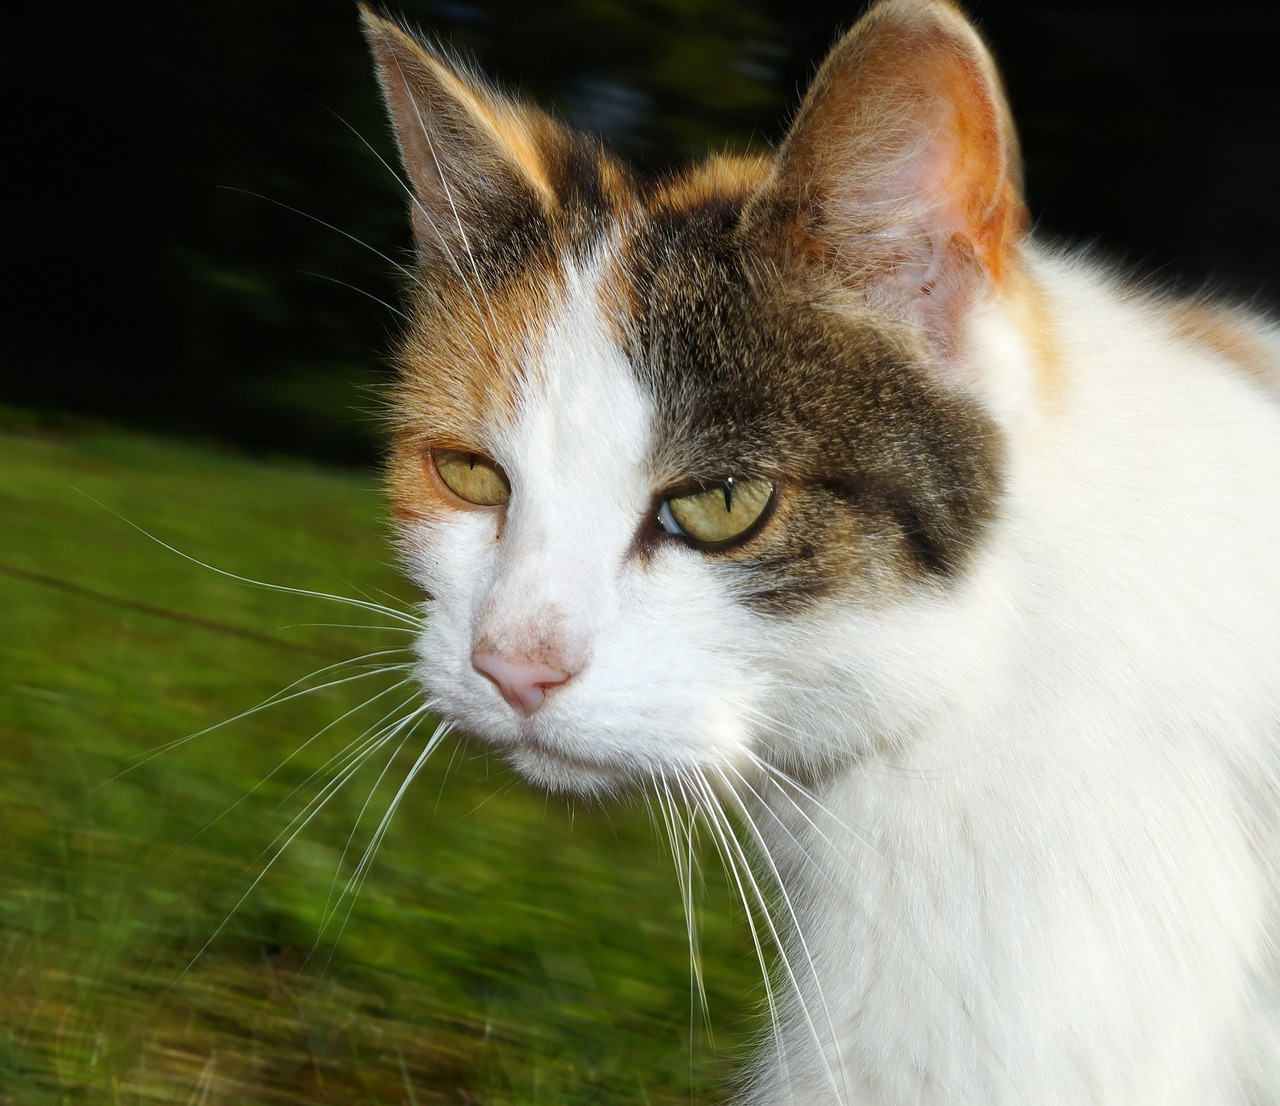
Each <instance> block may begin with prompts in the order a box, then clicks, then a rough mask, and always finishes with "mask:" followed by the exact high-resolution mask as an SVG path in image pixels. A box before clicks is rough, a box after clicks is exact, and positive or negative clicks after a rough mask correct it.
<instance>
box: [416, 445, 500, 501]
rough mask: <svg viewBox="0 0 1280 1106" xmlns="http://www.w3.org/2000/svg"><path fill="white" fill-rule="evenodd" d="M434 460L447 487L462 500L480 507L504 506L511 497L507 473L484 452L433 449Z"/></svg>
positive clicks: (432, 456) (432, 457)
mask: <svg viewBox="0 0 1280 1106" xmlns="http://www.w3.org/2000/svg"><path fill="white" fill-rule="evenodd" d="M431 459H432V461H433V462H434V463H435V466H436V472H438V473H439V474H440V479H441V480H443V481H444V484H445V487H447V488H448V489H449V490H450V491H451V492H453V494H454V495H456V496H457V497H458V498H459V499H464V500H466V501H467V502H468V503H474V504H476V505H477V506H478V507H501V506H502V505H503V504H504V503H506V502H507V500H509V499H510V498H511V483H510V481H508V480H507V474H506V473H505V472H503V471H502V469H500V468H499V467H498V466H497V465H496V464H495V463H494V462H493V461H490V460H489V458H488V457H486V456H484V454H482V453H467V452H465V451H464V450H461V449H433V450H432V451H431Z"/></svg>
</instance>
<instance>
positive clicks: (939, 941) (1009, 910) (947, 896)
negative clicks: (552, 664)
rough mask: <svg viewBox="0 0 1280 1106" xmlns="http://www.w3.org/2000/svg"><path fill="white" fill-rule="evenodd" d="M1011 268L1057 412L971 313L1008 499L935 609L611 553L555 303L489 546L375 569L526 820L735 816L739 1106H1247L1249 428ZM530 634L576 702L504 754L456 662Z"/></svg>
mask: <svg viewBox="0 0 1280 1106" xmlns="http://www.w3.org/2000/svg"><path fill="white" fill-rule="evenodd" d="M1026 264H1027V265H1028V266H1029V267H1030V271H1031V272H1032V274H1033V277H1034V279H1035V280H1037V281H1038V282H1039V283H1040V285H1041V286H1042V287H1043V288H1044V289H1045V291H1046V293H1047V297H1048V301H1049V303H1050V305H1051V312H1052V315H1053V328H1054V330H1055V332H1056V336H1057V342H1058V353H1059V357H1060V368H1061V377H1060V379H1057V380H1056V383H1054V385H1053V386H1052V387H1049V386H1048V385H1046V383H1045V381H1044V380H1043V379H1042V378H1041V377H1040V376H1038V375H1037V373H1036V370H1035V369H1034V368H1033V361H1034V358H1033V356H1032V353H1031V349H1030V346H1029V339H1028V336H1026V335H1025V334H1023V333H1021V332H1020V331H1019V329H1018V328H1017V326H1016V325H1015V324H1014V322H1013V321H1012V319H1011V318H1010V317H1009V316H1007V315H1006V313H1005V312H1004V310H1003V309H1002V308H1001V306H1000V305H999V304H998V303H995V304H992V305H988V306H986V307H984V308H982V309H980V310H979V311H977V312H975V313H974V315H973V318H972V319H971V322H970V326H969V333H968V335H967V345H966V346H965V348H964V354H965V355H966V356H967V358H968V361H969V363H970V364H971V365H974V366H980V367H981V369H982V371H981V375H982V377H983V378H984V379H985V380H986V381H987V383H986V385H985V392H984V396H983V399H984V402H985V403H986V405H987V406H988V408H989V409H990V410H991V411H992V412H993V414H994V416H995V418H996V419H997V421H998V422H999V423H1000V425H1001V429H1002V432H1003V434H1004V436H1005V438H1006V451H1007V488H1006V491H1005V494H1004V497H1003V500H1002V503H1001V506H1000V512H999V520H998V522H997V523H996V525H995V527H994V532H993V533H992V534H991V535H990V536H989V537H988V539H987V541H986V545H985V547H984V550H983V552H982V554H981V556H980V557H979V559H978V561H977V563H976V564H975V565H974V566H973V567H972V568H971V569H970V570H968V571H967V572H966V574H965V575H964V576H963V578H962V579H961V580H960V581H959V582H958V583H957V584H955V585H954V586H949V587H938V588H927V589H926V588H921V589H920V590H919V591H918V592H915V593H913V594H911V595H910V596H909V597H907V598H903V597H902V596H900V595H899V596H897V597H895V598H893V599H886V600H884V601H883V602H881V603H879V604H874V605H873V604H866V605H857V606H854V605H849V604H846V605H843V606H839V607H834V608H832V607H831V606H828V607H826V608H824V609H822V610H821V611H819V612H817V613H813V612H810V613H806V614H804V615H802V616H797V617H794V618H790V619H786V620H782V619H780V618H778V617H776V616H775V617H767V616H764V615H761V614H758V613H754V612H752V611H751V610H749V609H748V608H745V607H743V606H742V605H741V604H739V603H737V602H735V601H734V599H733V598H732V591H731V589H730V588H728V587H727V586H726V580H725V578H724V576H723V573H724V571H725V570H724V569H723V568H721V567H720V566H718V565H717V564H716V562H715V560H714V558H706V557H704V556H703V555H701V554H699V553H697V552H694V551H692V550H689V549H686V548H683V547H681V546H679V545H678V544H675V543H666V544H663V545H661V546H660V547H659V548H657V550H656V551H655V553H654V555H653V556H652V558H651V559H649V560H648V561H645V560H644V559H642V558H637V557H636V556H634V554H633V542H634V539H635V537H636V534H637V531H638V530H639V528H640V527H641V525H642V524H643V523H644V521H645V518H646V516H647V512H648V511H649V510H650V509H651V505H652V502H653V497H654V495H655V493H656V492H657V491H659V490H660V489H658V488H655V487H654V486H653V485H652V482H651V480H650V478H649V476H648V473H647V471H646V467H645V457H646V453H647V449H648V446H649V444H650V443H649V435H650V434H651V420H650V414H649V411H648V409H647V404H646V400H645V397H644V394H643V392H642V391H641V389H640V388H639V387H638V385H637V383H636V382H635V381H634V379H633V378H632V376H631V372H630V370H629V368H628V367H627V365H626V363H625V361H624V359H623V357H622V355H621V353H620V352H619V350H617V349H616V348H615V346H614V343H613V341H612V339H611V337H610V331H609V329H608V327H607V326H606V324H605V321H604V319H603V318H602V317H601V309H600V307H599V305H598V303H597V300H596V297H595V292H594V287H593V280H594V278H595V272H594V271H593V270H591V269H588V270H587V271H584V272H581V273H574V274H571V278H570V280H569V284H568V292H567V294H566V296H565V298H564V301H563V303H562V304H561V306H560V309H559V311H558V313H557V315H556V317H554V318H552V319H548V320H547V321H546V326H545V328H544V329H543V332H542V337H541V339H540V343H539V344H537V346H536V348H531V349H529V350H528V351H525V352H526V358H527V360H526V362H525V363H526V364H528V365H530V366H531V367H532V368H531V371H530V373H529V375H528V378H527V379H528V384H527V386H526V390H525V391H524V393H523V394H522V395H521V397H520V407H519V411H520V413H519V416H518V419H517V421H516V423H515V424H514V425H512V426H507V427H498V426H495V427H494V429H493V435H492V440H490V441H486V442H478V443H476V446H477V448H483V449H486V450H487V451H489V452H490V453H491V454H492V455H493V456H494V457H495V458H496V459H497V460H498V461H499V463H500V464H502V465H503V466H504V467H505V469H506V471H507V472H508V473H509V474H510V476H511V481H512V487H513V495H512V500H511V505H510V508H509V510H508V513H507V518H506V522H505V526H504V528H503V529H502V531H501V534H500V536H499V535H498V533H497V529H496V528H497V525H498V523H497V521H496V520H497V518H498V516H497V515H494V514H483V513H478V512H473V511H470V512H469V511H460V512H458V513H457V517H455V518H450V519H447V520H442V521H439V522H436V523H434V524H433V525H432V527H431V528H430V529H429V530H426V529H424V530H423V531H422V532H420V533H418V534H417V535H415V536H414V538H413V540H412V542H411V545H410V557H411V560H412V563H413V568H414V572H415V575H416V576H417V577H418V578H419V579H420V580H421V581H422V582H423V584H424V585H425V586H426V587H427V588H428V589H429V590H430V591H431V592H432V593H433V594H434V595H435V597H436V598H435V600H434V602H433V603H432V605H431V609H430V617H429V620H428V624H427V629H426V631H425V634H424V636H423V639H422V642H421V652H422V655H423V658H424V661H423V666H422V679H423V681H424V683H425V684H426V686H427V688H428V690H429V692H430V694H431V695H432V697H433V698H434V699H435V700H436V701H437V702H438V703H439V704H440V706H441V709H442V711H443V712H444V713H445V714H446V715H447V716H449V717H452V718H455V719H458V720H460V721H461V722H462V724H463V725H464V727H466V728H468V729H470V730H471V731H473V732H475V733H477V734H479V735H481V736H483V737H484V738H486V739H487V740H489V741H490V742H492V743H493V744H495V745H497V746H498V747H499V748H501V749H504V750H506V751H507V752H508V755H509V756H510V758H511V759H512V761H513V763H514V764H515V765H516V766H517V767H518V768H519V769H520V770H521V771H522V772H524V773H525V774H526V775H527V776H528V777H529V778H530V779H532V780H533V781H535V782H537V783H539V784H540V785H542V786H545V787H551V788H554V789H568V790H576V791H600V790H608V789H611V788H613V787H615V786H616V785H619V784H622V783H625V782H630V781H640V782H641V783H648V782H650V781H672V780H675V781H677V782H676V784H675V785H671V784H670V783H669V784H668V785H669V786H675V787H677V788H678V790H680V791H683V792H684V793H685V794H686V795H689V794H691V793H692V794H694V795H696V797H697V799H696V801H697V803H698V804H699V805H701V806H703V807H704V808H708V809H709V806H710V804H711V802H712V801H713V799H712V791H714V792H716V793H717V794H718V795H719V796H720V801H723V802H725V803H726V804H727V805H733V806H739V807H740V814H741V816H742V826H743V829H742V834H743V836H744V837H745V838H746V839H747V841H748V843H749V844H750V845H751V846H752V847H753V848H754V849H755V851H756V852H757V853H758V854H759V861H758V865H757V867H758V870H759V872H760V873H761V875H762V878H764V879H766V880H768V879H770V878H778V879H780V881H781V886H782V889H783V894H782V895H779V896H777V898H776V901H775V903H774V907H775V908H774V917H775V919H776V925H777V926H778V929H779V931H780V933H782V935H783V938H784V944H785V947H786V955H785V961H784V964H783V967H782V968H781V969H780V970H779V972H778V973H777V974H776V977H775V983H776V986H775V990H776V991H777V993H778V994H779V995H780V996H782V997H781V998H780V1003H779V1005H780V1009H779V1011H778V1026H777V1031H778V1033H779V1035H780V1040H781V1047H778V1048H773V1047H768V1048H765V1049H763V1050H762V1052H761V1062H760V1065H759V1067H758V1070H757V1072H756V1074H755V1077H754V1079H753V1081H752V1083H751V1086H750V1089H749V1090H747V1091H746V1092H745V1097H744V1102H747V1103H750V1104H751V1106H774V1104H781V1103H794V1104H796V1106H820V1104H829V1103H841V1104H843V1106H863V1104H866V1106H871V1104H873V1103H874V1104H876V1106H898V1104H907V1103H917V1104H927V1103H948V1104H958V1103H982V1104H984V1106H996V1104H1006V1103H1008V1104H1012V1103H1018V1104H1027V1106H1050V1104H1057V1103H1061V1104H1063V1106H1068V1104H1070V1106H1085V1104H1089V1106H1276V1104H1280V999H1278V997H1277V994H1278V991H1277V988H1278V987H1280V979H1278V971H1277V948H1276V941H1277V938H1278V936H1280V920H1278V919H1280V885H1278V883H1277V870H1278V869H1280V861H1278V859H1277V857H1278V856H1280V834H1278V832H1277V825H1278V817H1280V816H1278V813H1277V811H1278V810H1280V803H1278V796H1280V568H1278V567H1277V559H1278V556H1280V413H1278V412H1277V408H1276V406H1275V404H1274V402H1272V401H1271V400H1270V399H1269V398H1268V397H1266V396H1265V395H1264V391H1263V388H1262V386H1261V384H1260V383H1259V382H1258V381H1253V380H1250V379H1249V378H1248V376H1247V374H1246V373H1244V372H1243V371H1241V370H1239V369H1238V367H1236V366H1233V365H1230V364H1227V363H1225V362H1223V361H1222V359H1221V358H1218V357H1216V356H1214V355H1213V354H1212V353H1210V352H1209V351H1208V350H1207V349H1204V348H1200V347H1198V346H1195V345H1192V344H1189V343H1188V342H1186V341H1183V340H1180V339H1178V338H1177V337H1176V336H1175V335H1174V332H1173V329H1172V326H1171V323H1170V322H1169V319H1168V318H1167V316H1166V313H1165V310H1166V309H1164V308H1162V307H1161V306H1160V305H1159V303H1158V302H1157V301H1156V300H1154V299H1151V298H1147V297H1144V296H1142V295H1139V294H1136V293H1133V292H1126V291H1125V290H1123V289H1121V288H1119V287H1118V286H1116V285H1113V284H1112V283H1110V282H1109V280H1108V279H1107V278H1106V277H1105V276H1102V275H1100V274H1099V273H1098V272H1096V271H1094V270H1092V269H1090V268H1088V267H1086V266H1082V265H1078V264H1074V263H1072V262H1069V261H1066V260H1062V259H1058V258H1053V257H1049V256H1046V255H1042V254H1038V253H1034V252H1032V253H1029V255H1028V257H1027V259H1026ZM1259 333H1262V331H1260V332H1259ZM1269 340H1270V341H1272V342H1273V343H1274V348H1275V353H1276V362H1277V364H1280V341H1276V340H1275V339H1274V338H1271V339H1269ZM546 626H553V627H555V633H556V634H557V635H558V636H557V639H556V640H557V642H558V643H559V647H561V648H562V649H563V650H564V652H565V655H571V656H572V658H573V659H574V663H575V665H576V666H578V667H579V668H580V670H579V671H577V672H576V674H575V675H574V676H573V678H572V679H571V680H570V681H569V682H568V683H567V684H566V685H565V686H564V687H562V688H559V689H556V690H555V691H554V692H553V693H552V694H551V695H550V696H549V698H548V700H547V702H546V703H545V705H544V706H543V707H542V709H540V710H539V711H538V712H537V713H536V714H534V715H533V717H532V718H531V719H529V720H528V721H522V720H521V719H520V718H519V717H518V716H517V715H516V713H515V712H514V711H512V710H511V709H510V708H509V707H508V706H507V705H506V704H505V703H504V702H503V700H502V699H501V698H500V696H499V695H498V693H497V691H496V689H495V688H494V686H493V685H492V684H490V683H489V682H488V681H487V680H486V679H485V678H484V677H483V676H481V675H480V674H479V673H477V672H476V671H475V670H474V669H473V668H472V667H471V664H470V659H469V658H470V652H471V649H472V646H473V643H474V642H475V641H476V640H478V639H479V638H480V637H481V636H484V635H488V636H489V637H491V638H498V639H501V640H502V641H504V642H507V643H516V644H518V643H520V642H523V641H528V640H532V639H533V637H534V636H536V635H537V634H538V633H540V632H543V630H544V629H545V627H546ZM755 758H763V759H764V760H767V761H768V762H769V763H771V764H773V765H775V766H776V767H777V768H778V769H780V770H781V771H782V772H785V773H786V778H784V777H783V776H782V775H780V774H779V773H778V772H773V773H770V772H769V771H768V770H767V769H760V768H757V767H755V766H754V763H755ZM787 779H793V780H797V781H798V780H803V781H804V786H803V787H801V785H800V784H799V783H798V782H796V783H789V782H787ZM698 781H702V783H705V784H706V785H707V786H705V787H703V786H702V785H701V784H700V783H699V782H698ZM748 897H750V895H749V894H748Z"/></svg>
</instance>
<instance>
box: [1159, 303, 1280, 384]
mask: <svg viewBox="0 0 1280 1106" xmlns="http://www.w3.org/2000/svg"><path fill="white" fill-rule="evenodd" d="M1169 312H1170V320H1171V321H1172V323H1173V329H1174V332H1175V333H1176V334H1177V335H1178V337H1179V338H1183V339H1185V340H1186V341H1188V342H1194V343H1195V344H1197V345H1199V346H1202V347H1204V348H1205V349H1208V350H1210V351H1212V352H1213V353H1215V354H1217V355H1218V356H1219V357H1221V358H1223V359H1224V360H1225V361H1228V362H1230V364H1231V365H1232V367H1233V368H1235V369H1236V370H1238V371H1239V372H1241V373H1242V374H1243V375H1245V376H1246V377H1248V378H1249V379H1250V380H1251V381H1253V382H1254V383H1255V384H1261V385H1262V386H1263V387H1265V388H1266V389H1267V390H1268V391H1270V392H1272V393H1273V394H1275V393H1278V392H1280V353H1278V352H1277V348H1278V346H1280V332H1277V333H1275V334H1273V335H1272V336H1271V341H1270V342H1268V340H1267V338H1266V337H1265V336H1264V335H1263V334H1262V333H1259V327H1258V323H1257V321H1256V320H1255V319H1253V318H1252V317H1250V316H1247V315H1245V314H1244V313H1242V312H1239V311H1236V310H1233V309H1232V308H1230V307H1224V306H1222V305H1221V304H1211V303H1206V302H1204V301H1202V300H1186V301H1183V302H1180V303H1175V304H1172V305H1170V309H1169Z"/></svg>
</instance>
